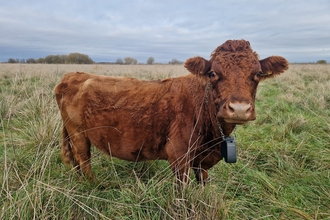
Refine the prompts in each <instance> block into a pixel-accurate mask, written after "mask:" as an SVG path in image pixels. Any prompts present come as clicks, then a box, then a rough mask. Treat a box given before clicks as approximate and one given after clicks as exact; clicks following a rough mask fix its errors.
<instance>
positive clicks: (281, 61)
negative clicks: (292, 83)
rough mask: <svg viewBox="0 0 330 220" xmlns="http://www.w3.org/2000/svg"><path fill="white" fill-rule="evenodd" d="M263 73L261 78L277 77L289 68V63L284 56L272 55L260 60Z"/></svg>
mask: <svg viewBox="0 0 330 220" xmlns="http://www.w3.org/2000/svg"><path fill="white" fill-rule="evenodd" d="M259 62H260V65H261V70H262V73H261V74H260V79H261V80H264V79H268V78H272V77H275V76H277V75H279V74H281V73H283V72H284V71H285V70H287V69H288V68H289V63H288V61H287V60H286V59H285V58H284V57H280V56H271V57H267V58H266V59H263V60H260V61H259Z"/></svg>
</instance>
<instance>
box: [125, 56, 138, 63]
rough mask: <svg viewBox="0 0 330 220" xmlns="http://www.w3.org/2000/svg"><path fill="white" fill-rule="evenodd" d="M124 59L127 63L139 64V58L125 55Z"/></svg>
mask: <svg viewBox="0 0 330 220" xmlns="http://www.w3.org/2000/svg"><path fill="white" fill-rule="evenodd" d="M124 61H125V64H137V60H136V59H135V58H132V57H125V58H124Z"/></svg>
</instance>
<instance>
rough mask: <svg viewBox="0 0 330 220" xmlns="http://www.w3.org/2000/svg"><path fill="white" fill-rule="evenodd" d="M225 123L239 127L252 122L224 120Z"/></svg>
mask: <svg viewBox="0 0 330 220" xmlns="http://www.w3.org/2000/svg"><path fill="white" fill-rule="evenodd" d="M223 121H224V122H225V123H228V124H237V125H242V124H245V123H246V122H249V121H250V120H233V119H230V118H229V119H223Z"/></svg>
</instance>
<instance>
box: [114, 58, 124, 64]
mask: <svg viewBox="0 0 330 220" xmlns="http://www.w3.org/2000/svg"><path fill="white" fill-rule="evenodd" d="M115 64H124V61H123V59H122V58H117V60H116V62H115Z"/></svg>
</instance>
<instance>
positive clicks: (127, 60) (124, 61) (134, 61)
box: [115, 57, 155, 65]
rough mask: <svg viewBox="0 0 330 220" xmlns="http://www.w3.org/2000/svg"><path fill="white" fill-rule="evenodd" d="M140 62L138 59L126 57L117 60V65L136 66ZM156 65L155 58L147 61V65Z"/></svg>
mask: <svg viewBox="0 0 330 220" xmlns="http://www.w3.org/2000/svg"><path fill="white" fill-rule="evenodd" d="M137 63H138V61H137V59H135V58H133V57H125V58H124V59H122V58H117V60H116V62H115V64H126V65H134V64H137ZM154 63H155V58H153V57H149V58H148V59H147V62H146V64H149V65H151V64H154Z"/></svg>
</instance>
